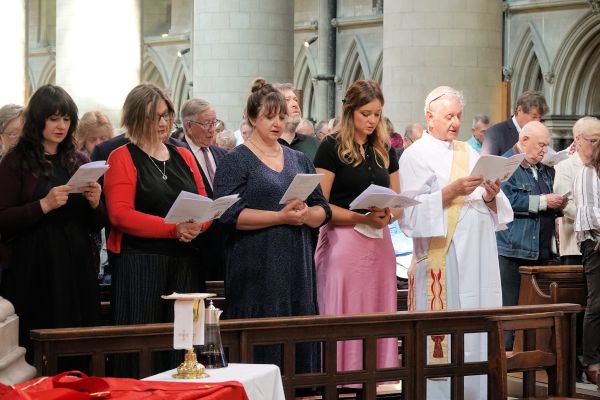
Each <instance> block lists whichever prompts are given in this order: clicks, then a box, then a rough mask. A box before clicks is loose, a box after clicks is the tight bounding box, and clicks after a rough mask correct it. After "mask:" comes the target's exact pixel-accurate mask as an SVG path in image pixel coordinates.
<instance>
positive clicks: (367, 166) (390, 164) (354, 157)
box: [315, 80, 401, 371]
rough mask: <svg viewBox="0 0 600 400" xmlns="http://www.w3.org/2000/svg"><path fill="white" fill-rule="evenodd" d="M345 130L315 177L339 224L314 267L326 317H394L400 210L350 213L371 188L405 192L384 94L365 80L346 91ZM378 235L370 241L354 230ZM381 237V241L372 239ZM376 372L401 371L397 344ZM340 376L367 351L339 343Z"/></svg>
mask: <svg viewBox="0 0 600 400" xmlns="http://www.w3.org/2000/svg"><path fill="white" fill-rule="evenodd" d="M342 101H343V103H344V105H343V107H342V115H341V119H340V122H339V124H338V125H337V126H336V127H334V130H333V132H332V133H331V134H330V135H328V136H327V137H326V138H325V139H323V141H322V142H321V145H320V146H319V149H318V151H317V154H316V156H315V167H316V170H317V173H321V174H323V175H324V177H323V179H322V181H321V187H322V189H323V194H324V195H325V198H326V199H327V200H328V201H329V203H330V206H331V210H332V212H333V217H332V218H331V221H330V222H329V223H328V224H327V225H325V226H323V227H322V228H321V232H320V234H319V241H318V244H317V251H316V254H315V264H316V271H317V295H318V303H319V312H320V314H321V315H348V314H363V313H374V312H394V311H396V259H395V253H394V248H393V246H392V241H391V239H390V231H389V229H388V224H389V223H390V222H391V221H393V220H394V219H395V218H397V216H398V214H399V213H400V211H401V210H399V209H398V210H396V209H392V210H390V209H388V208H386V209H377V208H373V209H370V210H354V211H350V210H349V205H350V203H351V202H352V200H354V199H355V198H356V197H357V196H358V195H359V194H360V193H362V192H363V191H364V190H365V189H366V188H367V187H368V186H369V185H371V184H376V185H379V186H385V187H389V188H391V189H393V190H394V191H396V192H399V190H400V183H399V177H398V158H397V156H396V152H395V151H394V149H393V148H392V147H391V145H390V139H389V136H388V135H387V133H386V130H385V124H384V122H383V115H382V109H383V103H384V100H383V94H382V92H381V88H380V87H379V85H378V84H377V83H376V82H373V81H365V80H359V81H356V82H354V83H353V84H352V85H351V86H350V87H349V88H348V90H347V92H346V95H345V97H344V100H342ZM361 225H362V226H368V227H370V228H374V229H375V230H379V233H380V235H381V237H369V236H367V235H365V234H363V233H360V232H358V231H357V230H356V229H355V227H356V226H361ZM370 236H377V235H370ZM377 347H378V348H377V367H378V368H390V367H395V366H397V365H398V344H397V340H394V339H380V340H379V341H378V346H377ZM337 352H338V354H337V367H338V370H339V371H351V370H360V369H363V357H362V343H361V341H359V340H353V341H343V342H338V350H337Z"/></svg>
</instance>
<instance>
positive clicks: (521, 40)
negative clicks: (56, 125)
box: [27, 0, 600, 139]
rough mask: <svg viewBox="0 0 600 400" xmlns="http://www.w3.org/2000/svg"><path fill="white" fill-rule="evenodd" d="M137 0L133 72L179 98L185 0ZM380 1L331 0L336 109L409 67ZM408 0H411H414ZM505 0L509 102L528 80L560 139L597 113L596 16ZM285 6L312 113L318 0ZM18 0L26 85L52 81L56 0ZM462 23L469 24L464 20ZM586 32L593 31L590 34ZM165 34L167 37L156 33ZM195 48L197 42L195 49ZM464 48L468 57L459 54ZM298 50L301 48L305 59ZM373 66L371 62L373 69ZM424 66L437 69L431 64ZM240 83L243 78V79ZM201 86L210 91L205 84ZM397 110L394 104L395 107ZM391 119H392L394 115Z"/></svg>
mask: <svg viewBox="0 0 600 400" xmlns="http://www.w3.org/2000/svg"><path fill="white" fill-rule="evenodd" d="M141 3H142V4H143V8H142V16H143V21H142V29H143V33H144V35H143V36H144V46H145V48H144V51H143V52H142V57H143V60H144V64H143V65H144V67H143V70H142V71H141V77H140V79H142V78H143V77H145V78H148V79H152V80H154V81H155V83H161V82H162V83H163V84H164V85H165V86H166V89H167V90H168V91H169V92H170V93H171V95H172V96H173V98H174V99H178V100H177V101H176V103H181V102H182V101H185V99H187V98H188V97H189V96H190V92H191V87H192V78H191V77H192V76H193V65H192V61H193V57H192V53H191V52H190V53H187V54H186V55H183V57H181V58H180V57H178V56H177V52H178V51H181V50H184V49H186V48H191V47H192V46H191V40H190V35H191V30H192V25H193V23H192V15H193V7H194V0H143V1H142V2H141ZM468 3H469V5H470V6H471V7H473V6H476V5H479V6H482V5H483V4H485V3H486V2H468ZM381 4H382V2H381V1H376V0H345V1H338V2H337V15H336V21H337V23H338V25H337V27H336V28H334V29H336V63H335V75H336V85H335V92H336V99H335V108H336V112H337V111H339V109H340V107H341V99H342V97H343V94H344V92H345V90H346V88H347V87H348V85H349V84H350V83H351V82H352V80H354V79H356V78H359V77H364V78H366V79H377V80H378V79H381V76H382V69H383V68H382V64H383V63H386V62H387V63H390V62H393V63H394V65H395V67H394V69H393V71H394V77H392V79H394V80H400V81H401V80H402V79H406V77H407V76H408V75H407V74H403V73H402V68H405V69H406V68H408V69H410V68H413V67H412V66H410V65H405V66H404V67H403V62H402V59H400V60H386V57H385V56H384V54H383V38H382V36H383V17H382V16H381V17H378V12H379V11H380V9H379V8H378V7H379V6H380V5H381ZM415 4H416V3H415ZM415 4H413V8H414V7H417V5H415ZM419 4H421V3H419ZM506 4H508V12H507V13H505V28H504V29H505V41H504V50H503V51H504V61H503V64H504V67H505V68H510V72H511V76H510V80H511V87H512V92H511V95H510V97H511V99H512V102H513V103H514V101H515V99H516V96H518V94H519V92H521V91H523V90H526V89H534V88H536V87H537V88H540V89H541V90H543V91H544V93H545V95H546V97H547V99H548V101H549V105H550V116H549V118H548V124H549V125H550V126H551V128H552V129H553V134H554V135H555V138H556V137H558V138H559V139H560V138H561V137H563V136H564V135H566V134H568V133H569V130H570V126H571V125H572V123H573V121H574V120H575V119H576V118H577V117H578V116H581V115H584V114H593V115H598V114H600V99H599V97H600V83H598V82H600V61H599V60H600V46H599V45H598V43H597V41H595V40H594V37H595V36H598V37H600V32H598V31H593V30H594V23H595V24H596V25H600V15H599V14H593V13H592V7H590V4H589V2H588V1H581V2H577V1H574V2H571V3H569V4H567V5H565V4H566V3H564V2H560V1H531V2H523V1H516V0H515V1H512V0H509V1H507V2H506ZM294 6H295V9H294V24H295V29H294V40H293V44H292V46H293V53H294V65H295V68H296V69H298V68H302V70H300V71H299V70H295V71H294V83H295V84H298V83H302V85H304V87H302V88H299V89H303V90H304V91H305V92H310V93H305V94H307V95H308V96H307V97H305V98H304V103H303V108H304V109H305V110H306V112H307V114H305V116H306V117H309V118H314V116H313V115H314V112H315V111H314V110H315V109H316V107H315V103H316V102H317V101H320V100H319V99H317V98H316V96H317V92H316V91H315V90H314V85H315V82H316V81H314V80H312V77H313V75H315V74H318V73H319V71H318V65H319V59H318V57H319V51H318V50H319V46H323V45H326V41H324V40H317V41H316V42H315V43H313V44H312V45H311V46H310V47H309V48H308V49H305V48H304V47H303V43H304V41H305V40H307V39H308V38H310V37H313V36H315V35H317V27H316V24H315V21H318V19H319V9H318V6H319V0H294ZM396 6H397V5H394V7H396ZM27 7H28V8H27V18H28V29H27V35H28V46H29V58H28V66H27V68H28V77H29V84H30V85H31V90H30V92H31V91H33V90H35V88H37V87H39V86H40V85H42V84H45V83H55V80H56V78H55V71H56V59H55V46H56V33H55V32H56V0H29V1H28V2H27ZM419 7H420V6H419ZM423 7H424V6H423ZM413 11H414V10H413ZM419 15H421V14H419V13H418V12H417V11H415V14H414V15H412V16H411V17H410V18H408V17H407V19H406V20H405V21H393V22H392V23H393V24H399V25H400V26H402V27H403V29H408V28H409V25H407V24H416V25H415V27H414V29H418V26H417V25H419V21H420V18H419ZM433 17H436V18H437V17H440V18H441V16H436V15H432V18H433ZM584 21H587V22H585V24H586V25H585V27H586V29H587V31H588V32H587V34H586V32H584V31H583V30H582V29H583V28H582V26H581V25H582V23H583V22H584ZM422 22H423V21H422ZM434 22H435V21H434ZM438 22H440V21H438ZM442 22H443V21H442ZM463 22H464V23H474V22H470V21H469V20H465V21H463ZM480 22H481V23H484V22H485V21H483V22H482V21H480ZM455 23H458V22H455ZM478 23H479V22H478ZM421 27H422V26H421ZM411 29H412V28H411ZM592 31H593V32H592ZM402 32H405V31H402ZM419 32H421V31H419ZM457 32H458V31H457ZM590 32H591V33H590ZM455 33H456V32H455ZM594 33H597V34H596V35H595V36H594ZM165 34H166V35H167V37H163V35H165ZM487 35H488V34H487V33H486V32H482V34H481V35H474V37H473V40H474V41H478V40H479V41H483V42H485V41H486V40H488V39H489V37H487ZM413 36H419V37H418V38H414V37H413ZM573 36H577V38H578V39H577V40H578V41H579V42H581V43H578V42H577V41H574V40H573ZM425 39H426V38H424V37H421V36H420V34H419V35H417V34H412V35H410V34H408V35H407V34H400V35H398V37H397V38H396V40H398V41H402V40H405V41H406V40H408V41H410V46H411V47H412V48H413V53H412V54H404V55H403V57H402V58H405V57H408V58H410V57H417V58H418V57H423V56H424V54H425V51H424V47H426V46H425V44H423V46H421V47H420V48H419V46H418V43H416V42H414V41H415V40H417V41H418V40H422V41H423V40H425ZM459 39H460V38H456V37H453V36H452V32H449V34H448V35H444V36H443V37H440V38H439V40H440V43H439V47H438V48H437V50H436V52H435V53H434V54H433V53H432V54H429V55H430V56H432V57H438V58H439V59H440V60H442V59H448V58H449V57H450V58H451V57H452V54H453V53H452V51H453V50H451V49H450V48H449V47H450V46H453V45H454V44H455V43H454V44H453V40H455V41H456V40H459ZM534 39H535V40H534ZM528 42H531V43H528ZM445 45H447V46H448V47H445ZM195 50H196V51H199V48H195ZM519 52H521V53H519ZM464 56H465V57H467V58H468V57H469V55H468V54H465V55H464ZM487 56H493V55H490V54H488V55H487ZM487 56H486V55H480V56H479V59H478V60H481V59H485V58H487ZM298 57H304V58H306V60H302V59H298ZM467 58H464V60H466V59H467ZM252 62H253V61H252V60H249V61H248V63H249V64H248V66H249V67H250V64H251V63H252ZM478 62H479V61H478ZM378 65H379V67H380V69H379V70H377V66H378ZM309 67H310V68H309ZM432 68H433V67H432ZM434 69H435V68H434ZM388 70H389V69H388ZM468 70H469V67H468V65H465V66H464V72H462V77H459V76H457V77H455V78H456V79H455V80H456V81H457V82H459V81H461V79H462V80H465V79H467V78H468V76H469V72H468ZM409 72H410V71H409ZM430 72H431V74H437V73H439V71H434V70H432V71H430ZM421 75H423V76H429V75H427V74H421ZM484 75H485V76H484ZM484 75H481V76H479V77H478V79H481V80H482V83H483V84H484V86H485V85H487V86H488V87H489V85H490V84H491V82H492V81H497V80H498V77H497V74H496V73H495V72H494V73H492V72H490V74H484ZM488 75H489V76H488ZM424 79H425V78H424ZM247 84H248V85H249V82H248V83H247ZM412 84H418V82H417V83H414V82H412ZM209 89H210V91H212V90H213V88H209ZM224 89H226V88H224ZM307 89H310V90H307ZM384 94H385V95H386V98H387V97H388V96H392V97H393V96H395V94H393V93H385V92H384ZM409 95H410V94H409ZM483 96H486V93H485V91H483V90H482V91H476V90H475V91H473V90H471V91H470V92H469V97H470V99H468V100H469V103H470V105H477V104H478V103H480V100H482V97H483ZM177 105H178V104H177ZM421 108H422V105H421V104H420V103H419V104H413V105H410V110H405V112H404V114H407V113H408V114H410V115H420V114H422V110H421ZM396 114H398V113H396ZM404 114H403V113H402V112H400V114H398V115H399V116H401V115H404ZM400 119H401V118H400ZM393 122H394V123H396V124H397V125H399V124H400V123H403V122H402V121H393Z"/></svg>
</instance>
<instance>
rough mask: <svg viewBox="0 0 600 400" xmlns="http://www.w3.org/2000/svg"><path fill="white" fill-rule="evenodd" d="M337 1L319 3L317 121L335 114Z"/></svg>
mask: <svg viewBox="0 0 600 400" xmlns="http://www.w3.org/2000/svg"><path fill="white" fill-rule="evenodd" d="M336 3H337V2H336V1H335V0H321V1H319V31H318V33H319V41H318V42H317V43H316V44H318V54H319V57H318V61H317V62H318V68H319V70H318V75H317V77H315V78H316V79H317V81H316V82H317V84H316V106H317V107H316V108H317V110H316V111H317V113H316V116H315V117H316V120H317V122H319V121H328V120H329V119H330V118H333V117H334V113H335V82H334V76H335V58H336V57H335V52H336V36H337V35H336V30H335V28H334V27H333V26H331V20H332V19H333V18H335V16H336V7H337V4H336Z"/></svg>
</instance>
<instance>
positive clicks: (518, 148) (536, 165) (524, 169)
mask: <svg viewBox="0 0 600 400" xmlns="http://www.w3.org/2000/svg"><path fill="white" fill-rule="evenodd" d="M549 144H550V133H549V132H548V129H547V128H546V127H545V126H544V124H542V123H541V122H537V121H532V122H529V123H528V124H527V125H525V126H524V127H523V129H522V130H521V133H520V134H519V141H518V142H517V143H516V144H515V145H514V146H513V147H512V148H511V149H510V150H508V151H507V152H506V153H504V157H510V156H512V155H514V154H518V153H524V154H525V159H524V160H523V162H522V163H521V165H520V166H519V167H518V168H517V169H516V171H515V173H514V174H513V175H512V176H511V177H510V179H509V180H507V181H506V182H504V183H503V184H502V185H501V189H502V191H503V192H504V194H505V195H506V197H508V200H509V201H510V205H511V206H512V209H513V212H514V220H513V222H511V223H509V224H508V229H506V230H504V231H499V232H496V240H497V243H498V260H499V264H500V280H501V282H502V305H503V306H513V305H517V303H518V301H519V290H520V286H521V277H520V275H519V266H521V265H547V264H552V263H554V261H555V259H556V245H555V242H554V240H555V239H554V220H555V219H556V217H559V216H560V214H561V210H562V208H563V207H564V206H565V205H566V204H567V200H566V199H565V198H563V197H562V196H561V195H560V194H555V193H552V187H553V180H554V168H552V167H548V166H546V165H544V164H542V163H541V161H542V158H544V155H545V154H546V152H547V151H548V145H549ZM505 342H506V346H507V348H512V335H506V340H505Z"/></svg>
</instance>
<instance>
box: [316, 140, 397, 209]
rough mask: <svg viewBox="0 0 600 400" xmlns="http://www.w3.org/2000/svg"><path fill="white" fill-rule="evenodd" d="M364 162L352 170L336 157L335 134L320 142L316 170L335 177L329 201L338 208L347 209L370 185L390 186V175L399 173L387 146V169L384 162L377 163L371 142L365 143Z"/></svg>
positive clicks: (395, 159) (393, 152) (393, 154)
mask: <svg viewBox="0 0 600 400" xmlns="http://www.w3.org/2000/svg"><path fill="white" fill-rule="evenodd" d="M363 147H364V154H365V161H364V162H362V163H360V164H359V165H357V166H356V167H353V166H352V164H346V163H345V162H343V161H342V160H340V158H339V156H338V141H337V138H336V137H334V135H329V136H327V137H325V139H323V141H322V142H321V145H320V146H319V149H318V150H317V154H316V155H315V167H316V168H322V169H326V170H327V171H331V172H333V173H334V174H335V179H334V180H333V184H332V186H331V192H330V194H329V202H330V203H331V204H334V205H336V206H338V207H342V208H346V209H348V208H349V206H350V203H351V202H352V200H354V199H355V198H356V197H357V196H358V195H359V194H361V193H362V192H363V191H364V190H365V189H366V188H367V187H369V185H371V184H372V183H373V184H375V185H379V186H384V187H389V186H390V174H392V173H394V172H396V171H398V157H397V156H396V152H395V151H394V149H393V148H391V147H390V149H389V151H388V154H389V157H390V164H389V167H388V168H387V169H385V168H384V167H383V162H381V161H380V162H379V165H378V164H377V162H376V157H375V151H374V150H373V146H372V145H371V144H370V143H365V144H364V145H363Z"/></svg>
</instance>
